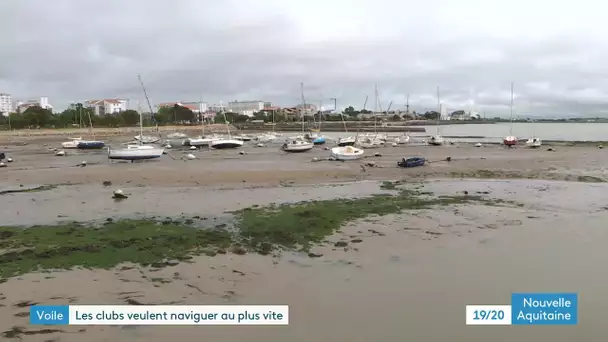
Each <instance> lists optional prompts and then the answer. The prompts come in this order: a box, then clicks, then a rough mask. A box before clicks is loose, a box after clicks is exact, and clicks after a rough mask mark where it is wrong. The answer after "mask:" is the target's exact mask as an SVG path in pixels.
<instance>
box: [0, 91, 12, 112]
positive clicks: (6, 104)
mask: <svg viewBox="0 0 608 342" xmlns="http://www.w3.org/2000/svg"><path fill="white" fill-rule="evenodd" d="M12 111H13V98H12V97H11V95H10V94H5V93H0V114H2V115H4V116H8V115H9V113H10V112H12Z"/></svg>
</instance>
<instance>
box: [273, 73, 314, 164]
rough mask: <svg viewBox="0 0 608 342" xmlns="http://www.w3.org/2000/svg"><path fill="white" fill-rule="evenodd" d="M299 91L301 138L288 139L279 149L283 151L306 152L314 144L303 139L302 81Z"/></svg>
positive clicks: (303, 107)
mask: <svg viewBox="0 0 608 342" xmlns="http://www.w3.org/2000/svg"><path fill="white" fill-rule="evenodd" d="M300 92H301V94H302V108H301V109H300V116H301V117H302V138H300V137H295V138H293V139H290V140H288V141H287V142H286V143H285V144H283V146H282V147H281V149H282V150H283V151H285V152H307V151H310V150H312V148H313V147H314V146H315V145H314V144H313V143H312V142H310V141H308V140H306V139H304V110H305V109H306V101H304V83H300Z"/></svg>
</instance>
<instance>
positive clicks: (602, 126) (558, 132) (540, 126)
mask: <svg viewBox="0 0 608 342" xmlns="http://www.w3.org/2000/svg"><path fill="white" fill-rule="evenodd" d="M415 127H424V128H425V129H426V133H419V132H413V133H411V134H410V135H411V136H412V137H418V136H420V137H426V136H429V135H434V134H437V132H439V134H441V135H442V136H444V137H446V138H448V139H450V140H454V141H462V142H486V143H493V142H496V143H498V142H501V141H502V138H503V137H505V136H507V135H511V134H512V135H514V136H516V137H518V138H519V139H520V140H521V139H528V138H531V137H533V136H534V137H537V138H540V139H541V140H543V141H608V123H592V122H589V123H513V124H510V123H495V124H456V125H428V126H415ZM378 131H381V128H379V129H378ZM288 134H289V133H288ZM290 134H293V132H291V133H290ZM352 134H353V133H351V132H349V133H344V132H327V133H326V134H325V135H326V136H331V137H334V136H335V137H338V138H339V137H342V136H345V135H352ZM387 134H388V135H389V136H392V135H394V136H396V135H399V133H397V132H390V133H387Z"/></svg>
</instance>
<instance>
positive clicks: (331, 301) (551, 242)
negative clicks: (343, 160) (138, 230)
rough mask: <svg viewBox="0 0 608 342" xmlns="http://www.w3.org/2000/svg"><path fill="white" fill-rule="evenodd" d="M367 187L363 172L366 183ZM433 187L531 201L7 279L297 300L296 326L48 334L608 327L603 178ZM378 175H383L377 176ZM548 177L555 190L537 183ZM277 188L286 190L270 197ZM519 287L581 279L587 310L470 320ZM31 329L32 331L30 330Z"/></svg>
mask: <svg viewBox="0 0 608 342" xmlns="http://www.w3.org/2000/svg"><path fill="white" fill-rule="evenodd" d="M361 187H363V188H366V187H367V185H363V186H361V185H358V186H357V189H360V188H361ZM427 187H428V188H432V190H433V191H435V192H437V193H442V192H443V193H445V194H454V193H455V192H458V191H463V190H467V191H469V193H471V194H474V193H475V192H476V191H490V194H489V196H492V197H498V198H501V199H505V200H513V201H518V202H522V203H524V204H525V206H524V207H517V206H515V207H511V208H503V207H495V206H485V205H466V206H460V207H458V208H441V209H436V210H417V211H413V212H407V213H404V214H399V215H391V216H386V217H379V218H374V217H372V218H368V219H364V220H360V221H358V222H354V223H351V224H349V225H347V226H346V227H344V228H343V229H341V231H342V235H341V236H336V237H334V239H347V240H348V239H356V238H360V239H361V240H362V241H361V242H358V243H356V244H355V243H349V247H350V248H349V250H348V251H344V250H343V249H341V248H332V247H329V248H321V247H320V248H317V249H316V251H317V252H319V253H322V254H324V255H323V256H322V257H320V258H315V259H307V258H301V257H298V256H293V255H287V256H285V257H284V258H282V260H281V261H279V262H278V264H273V262H272V260H271V259H270V258H269V257H261V256H256V255H245V256H234V255H229V254H228V255H218V256H217V257H215V258H206V257H200V258H197V259H196V260H195V262H194V263H192V264H187V263H183V264H179V265H177V266H175V267H170V268H166V269H162V270H160V271H157V272H153V273H152V274H155V277H167V278H169V277H171V275H174V274H176V272H177V273H179V278H180V279H178V280H174V281H173V282H171V283H168V284H158V283H152V282H143V283H142V282H135V280H137V281H142V280H141V274H140V273H139V272H138V271H137V270H131V271H124V272H122V273H120V272H118V274H121V275H120V276H116V275H113V273H112V272H113V271H73V272H64V273H55V274H53V276H54V277H55V278H53V279H48V280H43V281H41V282H39V283H36V282H34V281H32V280H33V279H35V278H36V277H39V278H43V277H44V276H42V275H28V276H24V277H23V280H9V281H8V282H7V283H5V284H0V292H2V293H3V295H4V296H6V297H7V298H12V299H14V301H20V300H30V301H37V302H48V298H50V297H52V296H53V295H54V294H55V293H63V294H65V291H66V290H65V289H66V288H71V289H73V290H71V291H70V296H77V297H78V303H80V304H85V303H90V304H93V303H121V302H122V300H119V299H117V298H118V296H117V293H119V292H121V291H140V293H139V294H138V296H140V297H138V298H137V299H138V301H141V302H144V303H159V302H171V301H181V303H180V304H201V303H204V304H227V303H231V304H232V303H234V304H269V303H272V304H289V305H290V325H289V326H288V327H238V326H236V327H235V326H231V327H220V326H217V327H206V328H204V329H202V327H194V326H191V327H138V328H136V329H133V330H124V329H121V328H119V327H103V328H100V327H87V331H86V332H85V333H82V334H53V335H49V336H48V337H46V338H51V337H55V336H60V337H61V341H64V342H65V341H82V340H84V339H86V340H102V339H112V340H113V341H152V342H155V341H167V340H170V339H174V338H175V337H179V338H180V340H181V341H200V340H201V339H205V338H207V339H214V340H217V341H222V342H232V341H242V340H244V339H246V340H247V341H253V342H257V341H264V342H270V341H272V342H274V341H277V342H278V341H287V340H289V341H295V342H300V341H302V342H304V341H329V340H333V341H352V342H369V341H395V342H397V341H403V340H408V341H410V340H411V341H430V342H435V341H437V342H439V341H471V342H485V341H533V340H536V341H557V342H562V341H563V342H566V341H567V342H570V341H574V340H580V341H603V340H607V339H608V333H607V332H606V330H605V328H604V326H605V324H604V322H603V315H602V312H604V308H605V307H606V306H607V305H608V297H606V296H605V294H604V292H605V288H606V285H608V276H607V275H605V274H604V273H603V272H601V270H602V269H603V267H604V265H605V264H606V262H608V251H607V250H606V248H605V245H606V243H607V242H608V233H607V232H606V229H605V222H606V220H607V219H608V211H597V206H598V205H599V204H598V202H599V198H600V197H597V196H599V192H600V191H603V190H604V189H602V188H601V187H599V188H598V187H597V185H595V184H584V183H567V184H565V183H560V182H542V181H540V182H536V181H535V182H529V181H521V182H520V181H508V182H503V181H497V182H493V181H470V182H469V181H467V182H458V181H449V182H445V183H443V182H434V183H432V184H429V185H427ZM539 187H540V188H539ZM340 188H341V187H335V188H333V189H332V190H331V191H332V192H334V191H335V192H338V191H339V190H338V189H340ZM373 188H374V190H376V189H378V187H377V185H376V184H374V185H373ZM542 188H547V190H544V191H539V190H538V189H542ZM291 190H296V191H297V194H298V195H301V193H303V192H304V191H302V189H293V188H286V189H273V190H272V191H269V192H268V193H266V192H255V193H254V192H252V193H249V195H248V196H251V198H252V199H251V200H253V199H257V198H258V197H257V196H259V197H260V199H261V200H268V201H271V200H275V201H277V200H278V199H279V198H286V199H289V198H292V199H295V198H296V197H297V196H296V195H293V194H292V193H291V192H290V191H291ZM321 191H326V190H321ZM342 191H345V192H346V190H342ZM246 193H248V192H236V193H234V194H239V195H240V196H245V194H246ZM273 194H275V196H276V197H275V198H270V197H271V196H272V195H273ZM342 194H344V193H342ZM576 194H586V196H581V197H580V198H579V197H576V196H577V195H576ZM303 196H312V195H311V194H309V195H303ZM316 196H319V195H318V194H316ZM337 196H338V194H336V197H337ZM230 198H234V197H230ZM563 198H566V199H563ZM222 200H226V198H224V199H222ZM241 201H244V199H242V198H241ZM530 206H535V208H531V207H530ZM374 232H379V233H382V234H377V233H374ZM427 232H431V233H427ZM353 248H357V250H354V249H353ZM233 270H238V271H241V272H243V273H245V275H244V276H243V275H240V274H238V273H235V272H234V271H233ZM126 272H132V273H133V274H132V275H131V277H132V278H133V282H124V281H121V280H120V279H119V278H121V277H126ZM85 273H86V274H85ZM123 273H124V274H123ZM185 284H190V285H193V286H196V287H197V288H200V289H201V290H202V291H205V292H207V293H208V294H202V293H200V292H199V291H196V290H193V288H192V287H188V286H185ZM154 285H158V287H155V286H154ZM225 291H231V293H234V294H235V296H233V297H232V298H231V299H230V300H226V299H225V298H222V297H221V295H222V294H224V293H225ZM512 292H578V293H579V295H580V297H579V301H580V304H579V307H580V308H579V312H580V323H579V325H578V326H572V327H551V326H546V327H543V326H536V327H531V329H528V328H526V329H523V328H522V329H520V328H518V327H514V326H511V327H478V326H465V324H464V320H465V319H464V311H465V305H466V304H508V303H509V301H510V295H511V293H512ZM216 295H217V296H216ZM7 310H14V309H12V308H10V307H8V306H7V307H0V317H5V318H6V320H4V319H3V320H0V322H2V323H0V325H2V330H7V329H8V328H10V326H9V323H10V324H15V325H17V324H18V325H22V326H27V322H26V320H27V319H26V318H19V317H14V316H12V314H11V315H9V314H8V312H7ZM5 328H6V329H5ZM23 341H34V339H32V337H31V336H24V337H23Z"/></svg>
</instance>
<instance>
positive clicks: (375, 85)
mask: <svg viewBox="0 0 608 342" xmlns="http://www.w3.org/2000/svg"><path fill="white" fill-rule="evenodd" d="M374 92H375V94H376V103H375V104H374V133H376V125H377V122H378V117H376V114H377V113H378V83H376V84H374Z"/></svg>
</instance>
